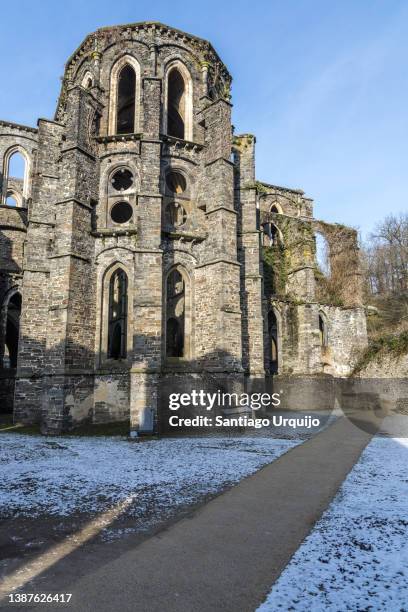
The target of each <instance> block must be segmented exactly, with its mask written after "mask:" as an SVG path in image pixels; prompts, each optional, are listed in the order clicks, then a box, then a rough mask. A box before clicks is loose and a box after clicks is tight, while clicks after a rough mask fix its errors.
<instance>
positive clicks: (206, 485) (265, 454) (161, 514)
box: [0, 434, 301, 528]
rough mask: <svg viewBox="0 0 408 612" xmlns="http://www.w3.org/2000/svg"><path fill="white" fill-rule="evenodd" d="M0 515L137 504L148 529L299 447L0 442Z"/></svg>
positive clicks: (9, 437) (257, 442)
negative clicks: (131, 499)
mask: <svg viewBox="0 0 408 612" xmlns="http://www.w3.org/2000/svg"><path fill="white" fill-rule="evenodd" d="M0 442H1V454H0V515H1V516H2V517H3V518H5V517H12V516H27V517H33V516H34V517H36V516H40V515H56V516H68V515H71V514H74V513H76V512H89V513H96V512H102V511H104V510H106V509H107V508H109V507H111V506H112V505H113V504H116V503H118V502H121V501H122V500H124V499H126V498H128V497H129V496H132V495H133V496H135V501H134V502H133V504H132V506H131V507H130V509H129V510H128V511H127V515H128V516H132V517H134V519H135V526H136V525H138V528H144V527H146V526H147V525H148V524H149V522H150V523H151V522H156V521H157V520H159V519H160V520H161V519H163V518H165V517H166V515H168V514H171V512H172V511H174V509H175V508H176V507H178V506H182V505H186V504H191V503H195V502H197V501H199V500H200V499H203V498H204V497H205V496H206V495H208V494H215V493H217V492H219V491H220V490H222V489H224V488H225V487H227V486H229V485H232V484H235V483H237V482H238V481H239V480H241V479H242V478H244V477H245V476H248V475H250V474H253V473H254V472H256V471H257V470H259V469H260V468H261V467H262V466H264V465H266V464H268V463H270V462H271V461H273V460H274V459H276V458H277V457H279V456H281V455H282V454H283V453H285V452H286V451H288V450H289V449H290V448H292V447H294V446H296V445H297V444H299V443H301V440H299V439H297V440H296V439H290V440H288V439H276V438H273V437H260V436H253V437H250V436H239V437H228V436H220V437H217V436H214V437H200V438H198V437H190V438H175V439H174V438H173V439H169V438H167V439H161V440H151V441H147V442H142V443H133V442H129V441H127V440H125V439H121V438H109V437H101V438H84V437H72V438H71V437H70V438H63V439H62V438H44V437H41V436H25V435H19V434H2V435H1V439H0Z"/></svg>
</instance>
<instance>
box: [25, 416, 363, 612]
mask: <svg viewBox="0 0 408 612" xmlns="http://www.w3.org/2000/svg"><path fill="white" fill-rule="evenodd" d="M370 439H371V435H370V434H368V433H366V432H364V431H361V430H360V429H357V428H356V427H355V426H353V425H352V424H351V423H350V422H349V421H348V420H346V419H344V418H341V419H339V420H337V421H336V422H335V423H334V424H333V425H332V426H331V427H329V428H328V429H326V430H324V431H323V432H322V433H320V434H318V435H317V436H316V437H314V438H313V439H311V440H309V441H307V442H305V443H304V444H302V445H300V446H297V447H295V448H294V449H292V450H291V451H289V452H288V453H287V454H286V455H284V456H282V457H281V458H279V459H277V460H276V461H274V462H273V463H272V464H270V465H268V466H266V467H265V468H263V469H261V470H260V471H259V472H257V473H256V474H255V475H253V476H251V477H249V478H247V479H245V480H243V481H242V482H241V483H240V484H239V485H237V486H235V487H234V488H232V489H231V490H229V491H227V492H226V493H224V494H222V495H220V496H219V497H217V498H215V499H214V500H212V501H210V502H209V503H208V504H206V505H204V506H203V507H201V508H199V509H198V510H196V511H194V512H193V513H192V514H191V515H189V516H188V517H187V518H184V519H182V520H180V521H178V522H177V523H175V524H173V525H172V526H170V527H169V528H167V529H165V530H162V531H160V532H159V533H157V534H156V535H154V536H152V537H150V538H149V539H147V540H145V541H144V542H142V543H140V544H138V545H136V546H135V547H133V548H131V549H129V548H127V549H126V548H125V547H124V548H123V552H121V553H120V554H116V555H115V558H113V559H112V558H108V557H106V558H104V556H103V555H104V547H106V546H108V545H106V544H101V545H98V546H96V547H94V550H93V551H92V555H90V554H87V553H86V550H85V549H84V550H82V554H80V555H78V554H74V555H70V556H68V557H67V558H65V559H64V560H62V561H60V562H59V563H58V564H57V565H56V566H54V567H53V568H50V569H49V570H48V571H47V572H46V573H45V574H42V575H41V576H39V577H38V578H37V579H36V580H35V581H34V583H33V584H31V585H27V587H29V588H25V589H24V591H26V592H41V593H47V592H53V593H56V592H60V593H61V592H65V593H71V592H72V593H73V596H72V599H71V603H70V605H69V608H70V609H74V610H75V611H76V612H82V611H94V610H99V611H101V612H105V611H113V610H123V611H128V610H129V611H130V610H131V611H133V612H144V611H146V612H163V611H166V612H173V611H177V612H190V611H191V612H193V611H194V612H207V611H208V612H210V611H211V612H216V611H221V610H222V611H223V612H227V611H231V612H247V611H248V612H249V611H250V612H253V610H255V609H256V608H257V606H258V605H259V604H260V603H261V602H262V601H263V600H264V598H265V596H266V594H267V593H268V591H269V590H270V588H271V585H272V584H273V583H274V581H275V580H276V579H277V577H278V576H279V574H280V573H281V571H282V570H283V569H284V567H285V566H286V564H287V563H288V561H289V559H290V558H291V556H292V555H293V553H294V552H295V551H296V550H297V548H298V547H299V545H300V544H301V542H302V540H303V539H304V538H305V537H306V536H307V534H308V533H309V531H310V530H311V528H312V527H313V525H314V524H315V522H316V521H317V520H318V519H319V517H320V516H321V514H322V512H323V511H324V510H325V508H326V507H327V506H328V504H329V503H330V501H331V500H332V498H333V496H334V495H335V493H336V491H337V490H338V488H339V486H340V485H341V483H342V482H343V480H344V478H345V477H346V476H347V474H348V472H349V471H350V470H351V468H352V467H353V465H354V464H355V462H356V461H357V460H358V458H359V456H360V454H361V452H362V451H363V449H364V447H365V446H366V444H367V443H368V442H369V440H370ZM85 548H86V547H85ZM95 555H96V556H95ZM97 557H98V559H97ZM61 607H65V606H61V605H58V606H57V605H56V606H55V609H61ZM13 609H17V607H16V606H15V605H14V606H13ZM24 609H25V610H27V609H33V608H32V606H29V605H28V606H27V605H26V606H25V607H24ZM51 609H52V607H49V605H47V610H51Z"/></svg>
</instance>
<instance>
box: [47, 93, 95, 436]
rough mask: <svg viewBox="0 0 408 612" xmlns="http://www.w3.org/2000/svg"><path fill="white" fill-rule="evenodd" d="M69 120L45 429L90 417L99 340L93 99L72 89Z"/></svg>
mask: <svg viewBox="0 0 408 612" xmlns="http://www.w3.org/2000/svg"><path fill="white" fill-rule="evenodd" d="M67 106H68V112H67V117H68V118H69V119H68V123H67V125H66V130H65V140H64V142H63V146H62V150H61V179H60V189H59V193H60V194H61V197H60V199H59V200H58V201H57V202H56V203H55V211H56V212H55V242H54V248H53V250H52V253H51V254H50V255H49V268H50V281H49V282H50V302H49V317H48V330H47V371H46V374H47V378H46V382H45V386H44V402H43V406H44V418H43V423H42V429H43V432H44V433H60V432H61V431H64V430H66V429H69V428H70V427H72V426H73V424H74V423H76V422H80V421H82V420H87V419H88V418H90V415H91V411H92V407H93V364H94V338H95V274H94V270H93V256H94V239H93V237H92V236H91V229H92V226H91V216H92V209H93V205H94V202H95V201H96V198H97V184H98V163H97V160H96V158H95V156H94V154H93V149H92V145H93V143H92V142H90V140H89V134H90V133H91V132H92V130H91V126H90V125H89V122H90V121H91V120H92V117H93V114H94V112H95V110H97V109H96V108H95V101H94V98H93V97H92V96H91V95H90V94H89V93H87V92H85V91H84V90H83V89H82V88H80V87H73V88H72V89H70V90H69V91H68V100H67Z"/></svg>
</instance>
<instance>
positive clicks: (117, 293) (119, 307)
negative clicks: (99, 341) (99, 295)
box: [108, 268, 128, 359]
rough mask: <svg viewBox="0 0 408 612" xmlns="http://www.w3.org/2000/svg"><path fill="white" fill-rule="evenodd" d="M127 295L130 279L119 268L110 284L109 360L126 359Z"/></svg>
mask: <svg viewBox="0 0 408 612" xmlns="http://www.w3.org/2000/svg"><path fill="white" fill-rule="evenodd" d="M127 293H128V279H127V276H126V273H125V272H124V271H123V270H121V269H120V268H119V269H117V270H116V271H115V272H114V273H113V274H112V277H111V279H110V283H109V324H108V358H109V359H124V358H125V357H126V350H127V348H126V337H127V310H128V308H127V300H128V297H127Z"/></svg>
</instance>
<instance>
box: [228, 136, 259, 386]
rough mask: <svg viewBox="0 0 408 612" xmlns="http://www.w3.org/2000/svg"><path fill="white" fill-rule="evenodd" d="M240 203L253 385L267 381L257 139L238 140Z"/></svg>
mask: <svg viewBox="0 0 408 612" xmlns="http://www.w3.org/2000/svg"><path fill="white" fill-rule="evenodd" d="M234 159H235V165H236V182H235V187H236V190H237V191H236V199H237V202H238V209H239V211H240V227H239V235H240V249H239V253H240V262H241V264H242V268H241V279H242V287H243V292H242V313H243V365H244V368H245V370H246V372H247V374H248V375H249V377H250V381H255V380H256V381H259V380H260V381H261V382H262V381H263V379H264V376H265V370H264V321H263V312H262V293H263V292H262V274H261V265H262V264H261V257H260V240H259V228H258V219H257V216H258V211H257V191H256V186H255V137H254V136H252V135H251V134H245V135H243V136H237V137H236V138H234Z"/></svg>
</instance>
